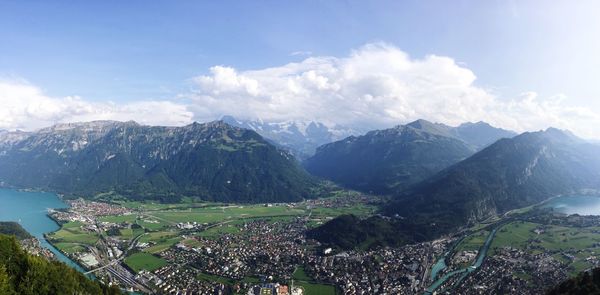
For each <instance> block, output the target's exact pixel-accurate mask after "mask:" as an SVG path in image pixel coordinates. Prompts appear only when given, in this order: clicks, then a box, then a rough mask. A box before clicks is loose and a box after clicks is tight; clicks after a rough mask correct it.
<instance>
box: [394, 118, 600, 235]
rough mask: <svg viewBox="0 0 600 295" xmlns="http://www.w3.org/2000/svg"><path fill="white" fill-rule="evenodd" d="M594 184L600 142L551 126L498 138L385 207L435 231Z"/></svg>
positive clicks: (599, 171) (599, 180) (599, 179)
mask: <svg viewBox="0 0 600 295" xmlns="http://www.w3.org/2000/svg"><path fill="white" fill-rule="evenodd" d="M599 189H600V146H598V145H595V144H592V143H589V142H587V141H584V140H582V139H580V138H577V137H576V136H574V135H573V134H571V133H569V132H567V131H562V130H558V129H554V128H549V129H547V130H545V131H539V132H527V133H523V134H521V135H519V136H516V137H514V138H510V139H501V140H499V141H497V142H496V143H494V144H492V145H491V146H489V147H487V148H485V149H483V150H482V151H480V152H478V153H476V154H475V155H473V156H471V157H469V158H468V159H466V160H464V161H461V162H459V163H457V164H455V165H453V166H451V167H449V168H447V169H445V170H443V171H441V172H439V173H438V174H436V175H434V176H433V177H431V178H429V179H427V180H425V181H423V182H421V183H419V184H417V185H415V186H413V187H411V188H410V189H409V190H406V191H404V192H403V193H401V194H399V195H398V196H397V199H396V200H395V201H394V202H393V203H392V204H390V205H389V206H388V207H387V208H386V212H387V213H388V214H390V215H396V216H399V217H402V218H405V219H407V220H411V222H414V223H422V224H428V223H431V222H435V227H436V230H437V231H440V232H447V231H449V230H452V229H455V228H457V227H459V226H462V225H465V224H469V223H474V222H478V221H482V220H485V219H487V218H490V217H493V216H496V215H500V214H503V213H505V212H508V211H510V210H512V209H517V208H521V207H525V206H529V205H532V204H536V203H539V202H541V201H544V200H546V199H548V198H551V197H553V196H558V195H563V194H574V193H579V192H582V191H597V190H599Z"/></svg>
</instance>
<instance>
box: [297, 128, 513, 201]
mask: <svg viewBox="0 0 600 295" xmlns="http://www.w3.org/2000/svg"><path fill="white" fill-rule="evenodd" d="M488 126H489V125H488ZM456 128H458V127H450V126H447V125H444V124H440V123H432V122H429V121H426V120H417V121H414V122H411V123H408V124H406V125H398V126H395V127H393V128H388V129H383V130H373V131H369V132H367V133H366V134H365V135H362V136H351V137H347V138H345V139H343V140H340V141H336V142H333V143H330V144H326V145H323V146H320V147H319V148H318V149H317V152H316V154H315V155H314V156H313V157H311V158H309V159H307V160H305V161H304V166H305V168H306V169H307V170H308V171H309V172H311V173H312V174H314V175H317V176H319V177H323V178H326V179H329V180H331V181H334V182H338V183H340V184H342V185H344V186H347V187H349V188H353V189H357V190H361V191H365V192H373V193H377V194H390V193H397V192H399V191H402V190H404V189H407V188H408V187H410V186H411V185H414V184H416V183H418V182H420V181H422V180H425V179H426V178H428V177H430V176H432V175H434V174H435V173H437V172H439V171H441V170H442V169H444V168H446V167H449V166H450V165H452V164H455V163H457V162H459V161H461V160H463V159H466V158H467V157H469V156H471V155H473V154H474V153H475V152H476V151H477V150H478V149H479V148H480V145H478V144H470V143H468V142H465V141H463V140H462V139H460V138H459V136H458V135H457V134H458V132H457V131H456V130H457V129H456ZM490 128H493V127H491V126H490ZM493 129H494V130H501V129H497V128H493ZM497 133H500V134H505V133H504V132H497ZM510 134H512V133H510ZM479 142H485V140H483V141H479Z"/></svg>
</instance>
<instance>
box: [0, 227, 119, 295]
mask: <svg viewBox="0 0 600 295" xmlns="http://www.w3.org/2000/svg"><path fill="white" fill-rule="evenodd" d="M0 294H2V295H13V294H15V295H16V294H19V295H33V294H36V295H45V294H48V295H62V294H64V295H72V294H85V295H96V294H99V295H100V294H102V295H112V294H121V291H120V290H119V289H118V288H116V287H106V286H104V285H101V284H100V283H99V282H97V281H92V280H90V279H88V278H87V277H85V276H84V275H83V274H81V273H79V272H77V271H76V270H74V269H72V268H70V267H68V266H67V265H65V264H63V263H61V262H58V261H48V260H47V259H46V258H43V257H38V256H33V255H29V254H27V253H26V252H25V251H23V249H21V247H20V246H19V243H18V242H17V240H16V238H15V237H14V236H7V235H2V234H0Z"/></svg>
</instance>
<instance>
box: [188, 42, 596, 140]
mask: <svg viewBox="0 0 600 295" xmlns="http://www.w3.org/2000/svg"><path fill="white" fill-rule="evenodd" d="M475 80H476V76H475V74H474V73H473V72H472V71H471V70H470V69H468V68H466V67H465V66H463V65H461V64H459V63H457V62H456V61H455V60H453V59H452V58H449V57H443V56H437V55H429V56H426V57H424V58H422V59H412V58H410V57H409V56H408V55H407V54H406V53H404V52H403V51H401V50H400V49H398V48H396V47H394V46H391V45H389V44H385V43H376V44H367V45H365V46H363V47H361V48H359V49H357V50H355V51H353V52H352V53H351V54H350V55H349V56H348V57H342V58H338V57H309V58H306V59H304V60H303V61H301V62H298V63H289V64H286V65H282V66H279V67H272V68H265V69H260V70H253V71H237V70H236V69H234V68H232V67H227V66H215V67H212V68H211V69H210V74H209V75H204V76H199V77H196V78H194V79H193V81H195V83H196V87H197V89H196V92H195V93H194V94H193V95H191V96H190V97H191V99H192V101H193V103H192V106H191V108H190V109H191V110H193V111H194V113H195V116H196V117H195V118H196V119H197V120H200V121H205V120H210V119H214V118H217V117H219V116H221V115H224V114H231V115H234V116H237V117H241V118H257V117H258V118H262V119H265V120H277V121H279V120H289V119H298V120H319V121H323V122H326V123H330V124H334V123H338V124H344V125H356V124H361V125H363V126H373V127H385V126H391V125H395V124H400V123H406V122H408V121H411V120H415V119H419V118H424V119H428V120H432V121H436V122H442V123H446V124H451V125H456V124H460V123H462V122H465V121H480V120H483V121H487V122H490V123H492V124H495V125H497V126H500V127H505V128H510V129H513V130H517V131H525V130H539V129H543V128H546V127H548V126H555V127H559V128H566V129H571V130H573V131H575V132H577V133H579V134H581V135H583V136H587V137H599V138H600V131H596V130H594V129H595V128H593V126H598V123H600V117H599V116H598V115H597V114H596V113H595V112H593V111H592V110H590V109H587V108H585V107H576V106H569V105H568V100H567V99H566V98H564V97H553V98H548V99H541V98H539V97H537V95H536V94H535V93H532V92H530V93H525V94H523V96H521V97H517V98H515V99H509V100H506V99H502V100H501V99H499V98H498V97H497V95H495V94H494V93H492V92H491V91H489V90H487V89H484V88H482V87H480V86H477V85H476V84H475ZM587 126H589V127H587Z"/></svg>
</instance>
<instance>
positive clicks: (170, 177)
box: [0, 121, 315, 202]
mask: <svg viewBox="0 0 600 295" xmlns="http://www.w3.org/2000/svg"><path fill="white" fill-rule="evenodd" d="M314 183H315V181H314V180H313V178H312V177H310V176H309V175H308V174H307V173H306V172H305V171H304V170H303V169H302V168H301V167H300V166H299V164H298V163H297V161H296V160H295V159H294V157H293V156H292V155H290V154H289V153H287V152H286V151H284V150H281V149H279V148H277V147H275V146H273V145H272V144H271V143H269V142H268V141H266V140H264V139H263V138H262V137H261V136H260V135H259V134H257V133H256V132H254V131H252V130H248V129H242V128H237V127H233V126H230V125H228V124H226V123H224V122H222V121H215V122H210V123H205V124H198V123H193V124H190V125H188V126H184V127H153V126H142V125H139V124H137V123H135V122H114V121H96V122H90V123H74V124H59V125H55V126H52V127H50V128H45V129H41V130H39V131H36V132H32V133H22V132H17V133H7V132H4V133H2V135H0V184H3V185H5V186H16V187H25V188H39V189H44V190H51V191H56V192H60V193H65V194H73V195H83V196H94V195H96V194H99V193H105V192H115V193H117V194H120V195H125V196H128V197H130V198H136V199H145V198H151V199H160V200H164V201H177V200H178V199H179V198H181V196H190V197H198V198H201V199H203V200H214V201H235V202H266V201H297V200H301V199H303V198H307V197H310V194H309V190H310V188H311V187H312V185H314Z"/></svg>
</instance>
